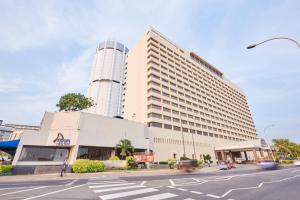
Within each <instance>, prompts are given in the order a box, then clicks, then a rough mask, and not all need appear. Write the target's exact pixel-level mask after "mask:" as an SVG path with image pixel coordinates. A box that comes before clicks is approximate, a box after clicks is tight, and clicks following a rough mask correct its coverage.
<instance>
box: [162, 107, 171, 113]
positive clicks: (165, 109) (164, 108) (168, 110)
mask: <svg viewBox="0 0 300 200" xmlns="http://www.w3.org/2000/svg"><path fill="white" fill-rule="evenodd" d="M163 111H165V112H171V109H169V108H166V107H163Z"/></svg>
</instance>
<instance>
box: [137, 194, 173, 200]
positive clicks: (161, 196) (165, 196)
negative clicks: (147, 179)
mask: <svg viewBox="0 0 300 200" xmlns="http://www.w3.org/2000/svg"><path fill="white" fill-rule="evenodd" d="M176 196H178V195H177V194H172V193H162V194H157V195H152V196H147V197H142V198H138V199H133V200H153V199H155V200H160V199H168V198H172V197H176Z"/></svg>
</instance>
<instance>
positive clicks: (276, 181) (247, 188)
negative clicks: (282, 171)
mask: <svg viewBox="0 0 300 200" xmlns="http://www.w3.org/2000/svg"><path fill="white" fill-rule="evenodd" d="M296 177H300V175H296V176H292V177H288V178H284V179H280V180H275V181H268V182H261V183H260V184H259V185H258V186H253V187H245V188H234V189H230V190H228V191H227V192H225V193H224V194H223V195H222V197H225V196H227V195H228V194H229V193H231V192H232V191H235V190H249V189H258V188H261V187H262V186H263V185H264V184H271V183H279V182H282V181H286V180H290V179H293V178H296Z"/></svg>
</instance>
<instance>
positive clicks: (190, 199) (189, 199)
mask: <svg viewBox="0 0 300 200" xmlns="http://www.w3.org/2000/svg"><path fill="white" fill-rule="evenodd" d="M183 200H195V199H192V198H187V199H183Z"/></svg>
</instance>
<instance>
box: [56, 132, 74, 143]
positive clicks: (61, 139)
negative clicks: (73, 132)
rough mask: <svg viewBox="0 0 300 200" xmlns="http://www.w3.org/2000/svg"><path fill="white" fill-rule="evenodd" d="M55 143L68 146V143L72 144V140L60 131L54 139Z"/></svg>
mask: <svg viewBox="0 0 300 200" xmlns="http://www.w3.org/2000/svg"><path fill="white" fill-rule="evenodd" d="M53 143H55V144H56V145H59V146H66V145H70V143H71V140H70V139H65V138H64V136H63V134H62V133H58V134H57V136H56V138H55V139H54V140H53Z"/></svg>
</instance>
